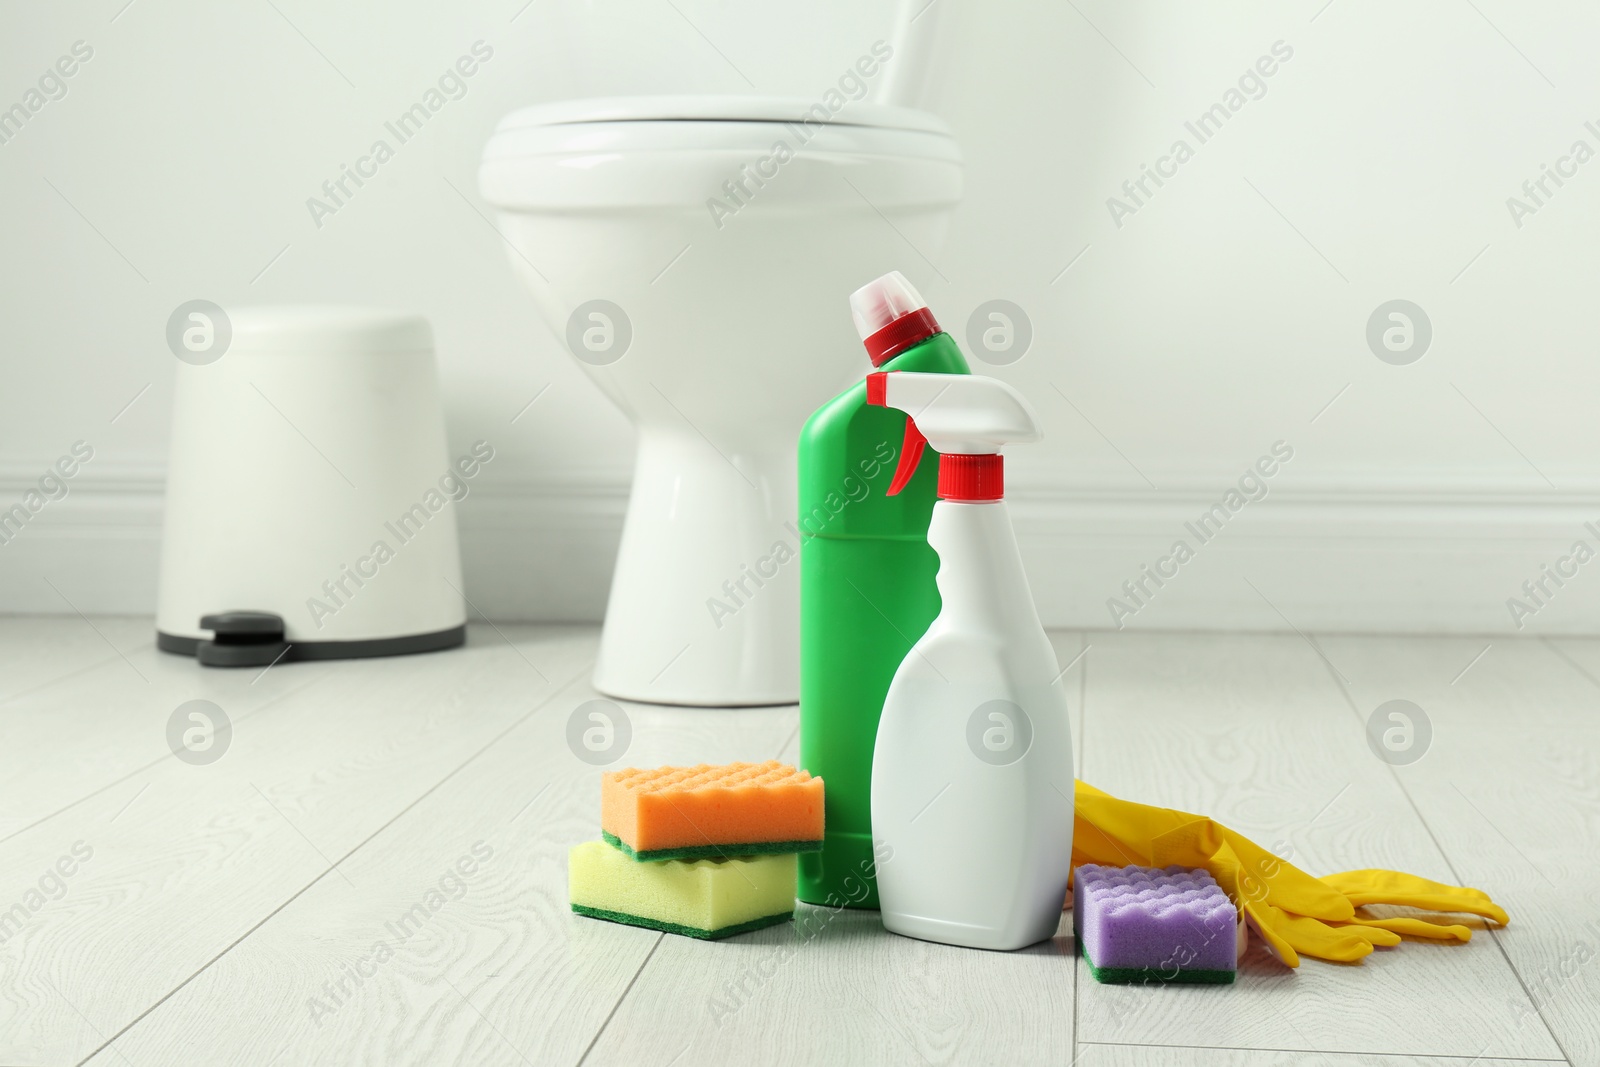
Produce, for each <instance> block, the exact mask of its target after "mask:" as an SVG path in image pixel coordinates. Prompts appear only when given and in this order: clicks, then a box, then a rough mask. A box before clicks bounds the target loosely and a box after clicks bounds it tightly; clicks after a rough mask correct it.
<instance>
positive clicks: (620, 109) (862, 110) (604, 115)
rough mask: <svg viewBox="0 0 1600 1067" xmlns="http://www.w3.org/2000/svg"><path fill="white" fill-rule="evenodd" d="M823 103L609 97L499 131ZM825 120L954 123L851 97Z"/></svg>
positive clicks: (939, 127)
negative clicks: (851, 98)
mask: <svg viewBox="0 0 1600 1067" xmlns="http://www.w3.org/2000/svg"><path fill="white" fill-rule="evenodd" d="M818 106H822V107H823V108H824V110H826V108H827V105H826V104H824V103H823V102H822V101H818V100H805V99H801V98H799V97H782V96H608V97H596V98H593V99H588V100H561V101H557V102H555V103H550V104H535V105H534V106H532V107H525V108H520V109H518V110H516V111H513V112H511V113H510V114H509V115H507V116H506V117H505V118H504V119H502V120H501V121H500V125H499V129H500V130H501V131H507V130H515V129H526V128H529V127H542V126H571V125H578V124H583V123H594V122H696V121H698V122H801V121H804V120H805V119H806V118H807V116H808V112H810V113H811V117H812V118H815V117H816V114H815V112H814V111H813V109H814V108H817V107H818ZM825 121H828V122H830V123H832V124H834V125H842V126H866V127H871V128H875V129H887V130H911V131H915V132H917V133H934V134H942V135H944V136H947V137H948V136H949V135H950V127H949V126H947V125H946V124H945V123H944V122H943V120H941V119H939V118H937V117H936V116H934V115H930V114H928V113H927V112H926V111H918V110H916V109H915V108H909V107H896V106H894V105H891V104H873V103H868V102H867V101H865V100H849V101H848V102H847V103H846V104H845V105H844V107H843V108H841V109H839V110H838V112H837V113H836V114H835V115H833V116H831V117H830V118H828V119H827V120H825Z"/></svg>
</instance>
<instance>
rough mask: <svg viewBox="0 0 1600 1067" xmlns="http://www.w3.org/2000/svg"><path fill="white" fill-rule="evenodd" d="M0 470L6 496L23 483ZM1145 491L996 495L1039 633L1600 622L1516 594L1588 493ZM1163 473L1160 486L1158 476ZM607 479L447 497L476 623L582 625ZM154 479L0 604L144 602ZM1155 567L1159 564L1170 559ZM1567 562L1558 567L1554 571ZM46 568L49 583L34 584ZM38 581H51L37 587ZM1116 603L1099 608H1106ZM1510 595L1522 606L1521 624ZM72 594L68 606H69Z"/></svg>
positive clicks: (1345, 487)
mask: <svg viewBox="0 0 1600 1067" xmlns="http://www.w3.org/2000/svg"><path fill="white" fill-rule="evenodd" d="M29 481H30V479H28V478H27V477H26V475H25V474H24V472H21V471H17V472H13V471H9V470H4V471H0V501H3V502H5V504H4V505H0V506H9V503H10V502H11V501H14V500H16V499H17V498H18V497H19V496H20V494H21V492H22V491H23V490H24V489H25V488H26V486H27V484H29ZM1198 481H1199V480H1196V481H1195V483H1193V484H1192V485H1191V487H1188V488H1183V489H1176V490H1167V491H1161V492H1158V491H1155V490H1148V489H1141V490H1137V491H1133V490H1115V489H1106V488H1100V487H1085V486H1070V485H1063V484H1053V485H1052V484H1039V483H1036V482H1035V483H1024V484H1019V485H1015V486H1014V487H1013V488H1012V492H1011V494H1010V503H1011V508H1012V513H1013V516H1014V518H1015V522H1016V527H1017V539H1018V542H1019V544H1020V545H1021V549H1022V554H1023V559H1024V563H1025V565H1026V567H1027V570H1028V573H1029V576H1030V579H1031V581H1032V583H1033V590H1034V598H1035V600H1036V601H1037V603H1038V605H1039V612H1040V615H1041V617H1042V618H1043V620H1044V622H1045V623H1046V624H1047V625H1049V626H1052V627H1064V628H1078V629H1111V628H1115V626H1116V625H1117V623H1118V622H1120V623H1121V624H1122V625H1124V626H1126V627H1128V628H1134V629H1202V630H1211V629H1244V630H1289V629H1298V630H1302V631H1305V632H1311V631H1323V632H1373V633H1406V632H1412V633H1415V632H1438V633H1484V634H1512V633H1518V632H1521V633H1524V634H1540V633H1568V634H1571V633H1582V634H1592V633H1600V558H1597V559H1595V560H1592V561H1590V562H1588V563H1587V564H1585V565H1583V566H1581V567H1579V568H1578V569H1577V574H1576V576H1575V577H1571V578H1568V579H1565V580H1564V581H1565V584H1564V585H1562V586H1561V587H1559V588H1558V587H1556V586H1555V585H1554V584H1553V582H1552V581H1551V580H1550V579H1545V588H1546V590H1547V591H1548V593H1549V595H1548V596H1546V595H1544V594H1542V593H1541V594H1539V595H1540V599H1541V600H1543V601H1544V604H1543V605H1542V606H1541V605H1538V604H1536V602H1535V601H1534V600H1533V599H1532V598H1530V597H1528V596H1527V595H1526V594H1524V593H1523V591H1522V584H1523V582H1524V581H1525V580H1539V579H1540V578H1541V572H1540V568H1541V564H1544V565H1550V566H1553V565H1554V564H1555V562H1556V561H1557V559H1558V558H1559V557H1561V556H1563V555H1565V554H1566V553H1567V552H1568V551H1569V550H1570V548H1571V546H1572V545H1573V543H1574V542H1575V541H1577V540H1579V539H1582V540H1585V541H1587V542H1588V543H1589V544H1590V545H1591V547H1593V548H1594V549H1596V550H1597V551H1600V534H1596V533H1594V532H1592V531H1590V530H1588V529H1586V528H1585V523H1587V522H1590V521H1593V522H1595V523H1596V526H1597V528H1600V492H1582V493H1565V494H1560V493H1554V492H1551V491H1548V490H1546V491H1534V490H1531V489H1525V488H1518V487H1509V488H1508V487H1506V486H1503V485H1500V486H1490V485H1477V486H1473V485H1456V486H1454V487H1452V488H1449V489H1447V490H1440V489H1439V488H1438V487H1437V483H1434V485H1433V487H1432V488H1428V489H1423V488H1418V487H1417V486H1416V485H1414V484H1413V485H1411V486H1407V485H1405V484H1403V483H1398V482H1393V481H1388V482H1385V483H1384V484H1382V485H1374V484H1372V483H1371V481H1370V480H1369V481H1368V483H1367V484H1366V485H1364V486H1362V485H1359V483H1357V482H1354V481H1347V482H1345V483H1343V484H1340V483H1335V482H1329V483H1327V484H1325V485H1324V486H1322V487H1318V488H1305V487H1296V488H1291V487H1288V486H1283V487H1279V488H1275V489H1274V490H1273V491H1272V493H1271V495H1270V496H1269V497H1268V498H1266V499H1264V500H1261V501H1258V502H1255V503H1251V504H1248V505H1246V506H1245V507H1244V508H1243V509H1241V510H1240V511H1239V512H1238V513H1237V514H1235V515H1233V516H1231V517H1230V518H1229V519H1228V520H1227V521H1226V523H1225V524H1224V525H1223V526H1222V529H1221V530H1220V532H1216V533H1215V535H1214V536H1212V537H1211V538H1210V540H1208V541H1206V542H1204V543H1202V542H1201V541H1200V539H1199V537H1198V536H1197V534H1196V532H1195V530H1194V529H1192V528H1190V527H1186V526H1185V524H1186V523H1192V522H1193V521H1194V520H1195V519H1196V518H1197V517H1198V516H1199V515H1200V514H1201V513H1202V512H1204V511H1205V510H1206V508H1207V507H1208V506H1209V505H1211V504H1212V503H1214V502H1215V501H1216V500H1217V491H1216V489H1215V486H1214V485H1210V484H1209V483H1208V484H1207V487H1204V488H1202V487H1201V486H1200V485H1199V484H1198ZM1169 484H1170V483H1169ZM626 500H627V486H626V484H625V482H624V481H623V480H621V479H620V478H612V479H610V480H602V481H600V482H599V483H598V484H597V483H595V482H594V481H593V480H585V481H577V480H575V481H573V482H570V483H553V482H545V483H526V484H520V485H514V486H508V485H505V484H500V485H492V484H484V485H480V486H479V487H477V488H476V489H475V490H474V492H473V495H472V496H471V497H470V498H469V499H468V500H467V501H466V502H464V503H463V504H462V505H461V508H462V510H461V515H460V520H461V534H462V550H463V553H464V557H465V558H464V564H465V571H466V581H467V595H468V596H469V597H470V598H471V600H472V602H473V605H474V607H475V608H476V609H478V611H481V612H482V613H484V614H487V615H488V616H490V617H491V618H495V619H503V620H534V621H598V620H599V619H600V618H601V617H602V615H603V614H604V610H605V599H606V592H607V588H608V586H609V582H610V575H611V566H612V562H613V559H614V556H615V553H616V547H617V542H618V539H619V537H620V534H621V528H622V516H623V511H624V508H625V506H626ZM160 535H161V476H160V471H159V470H153V469H150V468H125V469H107V468H105V467H102V468H101V469H99V470H98V471H96V472H94V475H93V477H92V478H91V477H90V476H89V472H88V471H85V474H84V475H83V476H82V477H81V478H80V479H78V480H76V481H75V484H74V485H73V487H72V492H71V495H70V496H68V497H67V498H66V499H63V500H60V501H56V502H52V503H50V504H48V505H47V506H46V507H45V508H44V509H43V510H42V511H41V512H40V513H39V514H38V515H37V516H35V518H34V519H33V521H31V522H30V523H29V524H28V525H27V527H26V528H24V529H23V531H22V532H21V533H20V534H19V535H17V536H16V537H14V538H13V539H12V540H11V542H10V543H8V544H4V545H0V611H5V612H12V613H51V614H54V613H61V612H70V611H72V610H74V609H76V610H78V611H82V612H84V613H86V614H148V613H150V612H152V611H153V610H154V603H155V588H156V566H157V557H158V552H159V544H160ZM1179 539H1183V540H1185V541H1187V542H1188V543H1189V545H1190V548H1191V549H1192V550H1193V552H1194V555H1193V558H1192V559H1190V560H1189V561H1188V562H1187V563H1184V564H1183V565H1182V566H1180V567H1178V568H1177V573H1176V575H1175V576H1174V577H1171V578H1169V579H1167V580H1166V581H1165V584H1164V585H1162V586H1160V587H1159V588H1158V587H1157V586H1156V585H1155V584H1154V582H1153V580H1152V579H1149V578H1144V579H1143V586H1144V589H1143V591H1141V592H1140V601H1142V603H1140V602H1135V601H1134V599H1133V598H1132V597H1130V596H1128V595H1127V594H1126V593H1125V592H1124V590H1123V589H1122V584H1123V582H1124V581H1130V582H1132V581H1136V580H1138V579H1140V578H1141V577H1142V565H1145V564H1149V565H1151V566H1152V567H1153V566H1155V564H1156V563H1157V561H1158V560H1159V559H1160V557H1162V556H1164V555H1166V554H1167V553H1168V552H1169V550H1170V549H1171V547H1172V545H1173V543H1174V542H1175V541H1177V540H1179ZM1168 569H1169V570H1170V569H1171V565H1170V564H1169V565H1168ZM1569 569H1570V568H1569ZM45 579H48V582H47V581H46V580H45ZM52 586H53V587H54V588H52ZM1112 597H1118V598H1120V599H1121V600H1122V602H1123V604H1124V605H1125V606H1126V608H1136V609H1137V610H1136V611H1134V612H1133V613H1132V614H1131V615H1129V614H1126V613H1124V614H1123V615H1122V616H1121V617H1120V618H1117V617H1114V615H1113V612H1112V610H1111V609H1110V607H1108V604H1107V601H1108V599H1110V598H1112ZM1511 597H1518V598H1521V599H1523V601H1524V602H1525V603H1527V604H1528V606H1529V607H1533V608H1536V609H1537V610H1535V611H1534V613H1533V614H1531V615H1529V616H1527V617H1525V618H1524V619H1523V620H1522V622H1523V624H1524V625H1523V627H1522V628H1521V629H1520V630H1519V629H1518V627H1517V626H1516V625H1515V621H1514V620H1513V617H1512V614H1511V612H1510V610H1509V609H1508V607H1507V600H1508V598H1511ZM69 602H70V603H69Z"/></svg>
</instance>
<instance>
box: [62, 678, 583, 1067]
mask: <svg viewBox="0 0 1600 1067" xmlns="http://www.w3.org/2000/svg"><path fill="white" fill-rule="evenodd" d="M593 667H594V663H593V661H592V660H586V661H585V662H584V663H583V665H582V666H581V667H580V668H579V669H578V671H577V672H576V673H575V674H573V675H572V676H571V677H569V678H568V679H567V680H566V681H564V682H562V683H561V684H560V685H559V686H556V687H555V688H554V689H553V690H551V692H550V694H549V695H548V696H546V697H545V698H544V699H543V700H541V701H539V702H538V703H537V704H535V705H534V706H533V707H532V708H529V709H528V711H527V712H526V713H525V714H524V715H522V716H521V717H520V718H518V719H517V720H516V721H514V722H512V723H511V724H510V725H508V726H507V727H506V728H505V729H504V730H501V731H500V732H499V733H498V734H495V735H494V736H493V737H491V738H490V739H489V740H488V741H487V742H485V743H484V745H483V747H482V748H480V749H478V750H477V751H476V752H474V753H472V755H470V756H468V757H467V758H466V759H465V760H463V761H462V762H461V763H460V764H458V765H457V766H456V767H455V768H454V769H453V770H451V771H450V772H449V773H447V774H446V775H445V776H444V777H443V778H440V779H439V780H438V781H437V782H435V783H433V785H431V786H429V787H428V788H427V789H426V790H424V791H423V792H422V793H421V794H419V795H418V796H417V797H416V799H415V800H413V801H411V803H409V804H407V805H406V806H405V807H403V808H401V809H400V810H399V811H397V812H395V814H394V815H393V816H391V817H390V818H389V820H388V821H387V822H385V823H384V824H383V825H382V826H379V827H378V828H377V829H376V830H373V831H372V833H370V834H368V835H367V836H366V837H364V838H363V839H362V840H360V841H358V842H357V843H356V844H355V845H354V846H353V847H352V848H351V849H350V851H348V852H346V853H345V854H344V855H343V856H340V857H339V858H338V859H337V860H335V861H334V862H333V863H331V864H329V865H328V867H327V868H326V869H325V870H323V871H322V872H321V873H320V874H318V875H317V876H316V877H315V878H313V879H311V881H309V882H307V883H306V884H305V885H303V886H301V887H300V888H299V889H297V890H295V892H294V894H293V895H292V896H290V897H289V898H288V899H287V900H285V901H284V902H283V903H282V904H279V905H278V906H277V907H276V908H273V909H272V910H271V911H270V912H268V913H267V914H266V915H264V916H262V917H261V919H260V920H259V921H258V922H256V923H255V924H254V925H253V926H251V927H250V928H249V929H248V930H246V931H245V932H244V933H242V934H240V935H239V936H238V937H237V938H236V939H234V940H233V941H232V942H230V943H229V944H228V945H227V946H225V947H224V948H223V949H222V951H220V952H218V953H217V954H216V955H215V956H213V957H211V958H210V959H209V960H207V961H206V962H205V963H203V964H201V965H200V967H199V968H198V969H197V970H196V971H195V972H194V973H193V974H191V975H190V976H189V977H187V978H185V979H184V980H183V981H181V982H179V983H178V984H177V985H175V986H173V987H172V988H171V989H169V990H168V991H167V992H166V993H164V994H163V995H162V996H161V998H160V999H159V1000H157V1001H156V1002H155V1003H154V1004H151V1005H150V1006H149V1007H148V1008H146V1009H145V1010H144V1011H142V1012H140V1013H139V1014H138V1015H137V1016H135V1017H134V1018H133V1019H130V1020H129V1021H128V1023H127V1024H126V1025H125V1026H123V1027H122V1029H120V1030H118V1031H117V1032H116V1033H114V1034H112V1035H111V1036H110V1037H109V1038H107V1039H106V1041H105V1043H104V1044H102V1045H101V1046H100V1047H99V1048H96V1049H94V1050H92V1051H91V1052H90V1053H89V1054H88V1055H87V1056H85V1057H84V1058H83V1059H81V1060H79V1061H78V1063H77V1064H76V1067H84V1065H85V1064H87V1063H88V1062H89V1061H90V1060H92V1059H94V1058H95V1057H96V1056H98V1055H100V1053H102V1052H104V1051H105V1050H106V1049H107V1048H109V1047H110V1046H111V1045H113V1044H115V1043H116V1041H117V1039H118V1038H120V1037H122V1035H123V1034H126V1033H127V1032H128V1031H130V1030H132V1029H133V1028H134V1027H135V1026H138V1025H139V1023H140V1022H142V1021H143V1020H144V1019H145V1018H147V1017H148V1016H149V1015H150V1014H151V1013H152V1012H154V1011H155V1010H156V1009H157V1008H160V1007H161V1005H163V1004H165V1003H166V1002H167V1001H168V1000H170V999H172V998H173V997H174V996H176V995H177V994H178V993H179V992H181V991H182V990H183V988H184V987H185V986H187V985H188V984H189V983H190V982H193V981H194V980H195V979H196V978H198V977H200V976H201V975H202V974H204V973H205V972H206V971H208V970H210V969H211V968H212V967H213V966H214V965H215V964H216V963H217V961H218V960H220V959H222V957H224V956H226V955H227V954H228V953H230V952H232V951H233V950H234V949H235V948H237V947H238V946H239V945H241V944H243V943H244V941H245V939H246V938H248V937H250V936H252V935H253V934H254V933H255V932H256V931H257V930H259V929H261V928H262V927H263V926H265V925H266V924H267V923H269V922H271V921H272V920H273V918H275V917H276V916H277V915H278V914H279V913H281V912H282V911H283V910H284V909H285V908H287V907H288V906H289V905H290V904H293V903H294V902H295V901H296V900H299V899H300V898H301V897H302V896H304V895H305V894H306V893H307V892H309V891H310V890H311V888H312V887H313V886H315V885H317V884H318V883H319V882H321V881H322V880H323V879H324V878H326V877H327V876H328V875H330V874H332V873H333V872H334V870H335V869H337V868H338V867H339V865H340V864H342V863H344V862H345V861H347V860H348V859H350V857H351V856H354V855H355V854H356V853H357V852H359V851H361V850H362V849H363V848H366V847H367V845H369V844H371V843H372V841H373V840H375V839H376V838H377V837H378V835H379V834H382V833H383V832H384V831H385V830H387V829H389V827H391V826H393V825H394V824H395V823H397V822H399V821H400V820H401V819H403V818H404V817H405V816H406V815H407V814H408V813H409V812H410V811H412V810H413V809H414V808H416V806H417V805H418V804H421V803H422V802H423V801H424V800H427V799H428V798H429V797H430V796H432V795H433V794H434V793H435V792H437V791H438V790H439V789H440V788H441V787H442V786H444V784H445V783H446V782H448V781H450V780H451V779H452V778H454V777H455V776H456V775H458V774H460V773H461V772H462V771H463V770H465V769H466V768H467V767H468V766H469V765H470V764H472V763H473V762H474V761H475V760H477V759H478V758H479V757H481V756H482V755H483V754H484V753H485V752H488V751H489V750H490V749H491V748H493V747H494V746H495V745H497V744H499V743H500V741H501V740H503V739H504V738H505V737H506V736H507V735H508V734H510V733H511V732H512V731H513V730H515V729H517V728H518V727H519V726H521V725H522V724H523V723H525V722H527V721H528V720H529V719H531V718H533V717H534V716H535V715H537V714H538V713H539V712H541V711H543V710H544V709H545V708H546V707H548V706H549V705H550V704H551V703H552V702H553V701H554V700H555V699H556V698H557V697H559V696H560V695H561V694H562V693H564V692H566V691H567V690H568V689H569V688H570V687H571V686H572V684H573V683H574V682H577V681H579V680H580V679H582V678H584V677H585V676H586V675H587V674H588V672H589V671H591V670H592V669H593Z"/></svg>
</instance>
